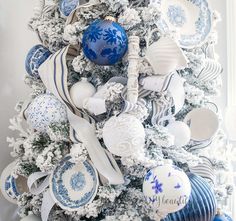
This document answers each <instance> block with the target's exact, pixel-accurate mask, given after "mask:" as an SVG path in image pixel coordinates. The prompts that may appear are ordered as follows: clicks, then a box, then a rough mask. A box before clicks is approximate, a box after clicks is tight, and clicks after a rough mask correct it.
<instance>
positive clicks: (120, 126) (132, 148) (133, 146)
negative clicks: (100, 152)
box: [103, 114, 145, 157]
mask: <svg viewBox="0 0 236 221" xmlns="http://www.w3.org/2000/svg"><path fill="white" fill-rule="evenodd" d="M103 140H104V143H105V145H106V147H107V148H108V150H109V151H110V152H111V153H113V154H115V155H117V156H122V157H128V156H131V155H132V154H135V153H136V152H139V151H140V150H142V148H143V147H144V144H145V131H144V127H143V125H142V123H141V122H140V121H139V120H138V119H137V118H136V117H134V116H132V115H130V114H121V115H119V116H118V117H111V118H110V119H109V120H108V121H107V122H106V124H105V126H104V128H103Z"/></svg>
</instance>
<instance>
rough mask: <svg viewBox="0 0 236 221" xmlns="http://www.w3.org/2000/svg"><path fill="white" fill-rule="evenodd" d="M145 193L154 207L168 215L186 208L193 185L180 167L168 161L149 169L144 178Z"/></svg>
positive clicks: (148, 201)
mask: <svg viewBox="0 0 236 221" xmlns="http://www.w3.org/2000/svg"><path fill="white" fill-rule="evenodd" d="M143 193H144V196H145V198H146V200H147V203H148V204H149V205H151V206H152V207H153V209H155V210H156V211H157V212H159V213H162V214H165V215H167V214H168V213H173V212H176V211H179V210H181V209H182V208H184V206H185V205H186V204H187V202H188V200H189V197H190V193H191V185H190V182H189V178H188V176H187V175H186V174H185V173H184V172H183V171H182V170H181V169H180V168H178V167H176V166H174V165H172V164H171V163H166V164H164V165H163V166H158V167H156V168H154V169H151V170H149V172H148V173H147V174H146V176H145V178H144V182H143ZM163 218H164V217H163Z"/></svg>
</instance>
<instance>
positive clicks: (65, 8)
mask: <svg viewBox="0 0 236 221" xmlns="http://www.w3.org/2000/svg"><path fill="white" fill-rule="evenodd" d="M78 4H79V0H60V3H59V10H60V12H61V13H62V14H63V15H64V16H69V15H70V13H71V12H72V11H73V10H74V9H76V7H77V5H78Z"/></svg>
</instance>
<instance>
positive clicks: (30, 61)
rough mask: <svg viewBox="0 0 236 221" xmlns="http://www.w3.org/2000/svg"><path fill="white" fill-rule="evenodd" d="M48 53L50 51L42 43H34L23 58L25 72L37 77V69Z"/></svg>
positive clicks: (49, 53)
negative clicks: (24, 58)
mask: <svg viewBox="0 0 236 221" xmlns="http://www.w3.org/2000/svg"><path fill="white" fill-rule="evenodd" d="M50 55H51V52H50V51H49V50H48V49H47V48H46V47H44V46H43V45H35V46H34V47H33V48H31V49H30V51H29V52H28V54H27V56H26V60H25V69H26V71H27V73H28V74H29V75H30V76H32V77H36V78H39V73H38V69H39V67H40V65H41V64H43V63H44V62H45V61H46V60H47V59H48V57H49V56H50Z"/></svg>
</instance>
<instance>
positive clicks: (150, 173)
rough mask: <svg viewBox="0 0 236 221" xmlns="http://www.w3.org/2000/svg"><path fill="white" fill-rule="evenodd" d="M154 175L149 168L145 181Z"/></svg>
mask: <svg viewBox="0 0 236 221" xmlns="http://www.w3.org/2000/svg"><path fill="white" fill-rule="evenodd" d="M151 176H152V171H151V170H149V171H148V172H147V174H146V176H145V181H148V180H149V179H150V177H151Z"/></svg>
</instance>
